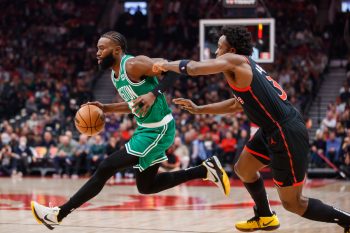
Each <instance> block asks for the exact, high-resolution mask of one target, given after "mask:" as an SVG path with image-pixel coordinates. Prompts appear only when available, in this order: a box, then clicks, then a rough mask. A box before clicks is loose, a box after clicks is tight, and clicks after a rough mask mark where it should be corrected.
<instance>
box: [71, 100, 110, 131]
mask: <svg viewBox="0 0 350 233" xmlns="http://www.w3.org/2000/svg"><path fill="white" fill-rule="evenodd" d="M74 123H75V127H76V128H77V129H78V131H79V132H80V133H82V134H85V135H87V136H93V135H96V134H99V133H100V132H101V131H102V129H103V128H104V127H105V115H104V114H103V111H102V110H101V109H100V108H99V107H97V106H95V105H91V104H87V105H85V106H83V107H81V108H80V109H79V110H78V111H77V113H76V114H75V119H74Z"/></svg>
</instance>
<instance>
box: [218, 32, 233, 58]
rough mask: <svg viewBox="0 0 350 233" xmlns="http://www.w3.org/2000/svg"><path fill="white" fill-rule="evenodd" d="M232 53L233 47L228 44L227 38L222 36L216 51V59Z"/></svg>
mask: <svg viewBox="0 0 350 233" xmlns="http://www.w3.org/2000/svg"><path fill="white" fill-rule="evenodd" d="M229 52H232V47H231V46H230V45H229V43H227V41H226V36H224V35H222V36H221V37H220V38H219V41H218V48H217V49H216V51H215V55H216V57H219V56H221V55H223V54H225V53H229Z"/></svg>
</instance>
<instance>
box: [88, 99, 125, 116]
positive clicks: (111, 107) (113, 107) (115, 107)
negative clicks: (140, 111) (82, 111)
mask: <svg viewBox="0 0 350 233" xmlns="http://www.w3.org/2000/svg"><path fill="white" fill-rule="evenodd" d="M87 104H91V105H95V106H97V107H99V108H100V109H101V110H102V111H103V112H104V113H112V112H114V113H120V114H124V113H131V110H130V109H129V106H128V103H127V102H120V103H111V104H103V103H101V102H99V101H94V102H87V103H86V104H83V105H82V106H84V105H87Z"/></svg>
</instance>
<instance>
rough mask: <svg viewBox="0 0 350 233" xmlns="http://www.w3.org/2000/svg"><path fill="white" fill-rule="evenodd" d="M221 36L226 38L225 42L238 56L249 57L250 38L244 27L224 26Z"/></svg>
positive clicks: (250, 48)
mask: <svg viewBox="0 0 350 233" xmlns="http://www.w3.org/2000/svg"><path fill="white" fill-rule="evenodd" d="M221 34H222V35H224V36H226V41H227V42H228V43H229V44H230V45H231V46H232V47H233V48H235V49H236V53H237V54H240V55H246V56H250V55H251V54H252V52H253V45H252V37H251V34H250V32H249V31H248V30H247V28H246V27H242V26H224V27H222V29H221Z"/></svg>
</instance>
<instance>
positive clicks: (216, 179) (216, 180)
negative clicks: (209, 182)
mask: <svg viewBox="0 0 350 233" xmlns="http://www.w3.org/2000/svg"><path fill="white" fill-rule="evenodd" d="M210 173H211V174H212V175H213V176H214V178H215V183H216V182H218V181H219V179H218V178H217V177H216V176H215V174H214V173H212V172H211V171H210Z"/></svg>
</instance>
